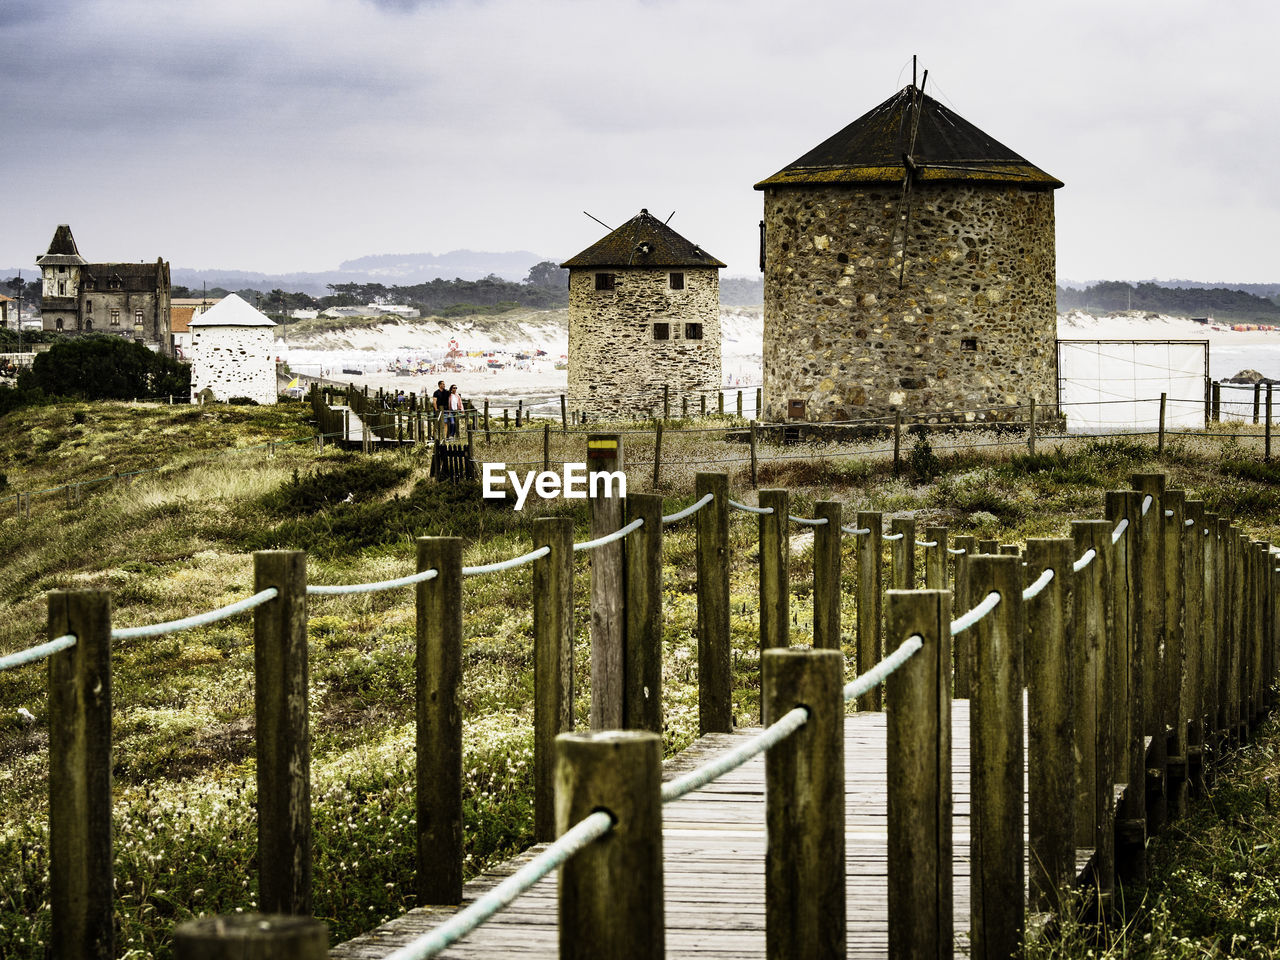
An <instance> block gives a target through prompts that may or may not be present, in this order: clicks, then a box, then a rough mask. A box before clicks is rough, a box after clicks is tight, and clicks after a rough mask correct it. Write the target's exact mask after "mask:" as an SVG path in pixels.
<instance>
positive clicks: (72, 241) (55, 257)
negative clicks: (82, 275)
mask: <svg viewBox="0 0 1280 960" xmlns="http://www.w3.org/2000/svg"><path fill="white" fill-rule="evenodd" d="M82 263H84V258H83V257H81V256H80V251H79V250H77V249H76V238H75V237H73V236H72V235H71V228H70V227H69V226H67V224H65V223H60V224H58V229H57V230H55V231H53V239H52V240H51V241H49V250H48V252H47V253H45V255H44V256H43V257H37V258H36V266H38V267H43V266H45V265H46V264H48V265H51V266H59V265H62V266H70V265H77V266H78V265H80V264H82Z"/></svg>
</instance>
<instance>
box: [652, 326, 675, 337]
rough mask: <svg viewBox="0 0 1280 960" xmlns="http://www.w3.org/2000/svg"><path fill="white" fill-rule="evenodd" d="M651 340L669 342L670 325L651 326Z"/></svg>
mask: <svg viewBox="0 0 1280 960" xmlns="http://www.w3.org/2000/svg"><path fill="white" fill-rule="evenodd" d="M653 339H655V340H670V339H671V324H669V323H655V324H654V325H653Z"/></svg>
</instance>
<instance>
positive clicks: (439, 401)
mask: <svg viewBox="0 0 1280 960" xmlns="http://www.w3.org/2000/svg"><path fill="white" fill-rule="evenodd" d="M431 408H432V409H433V410H434V411H435V414H436V418H437V419H439V418H441V417H443V418H444V419H445V421H446V422H447V421H448V419H449V391H448V390H446V389H445V386H444V381H443V380H441V381H440V385H439V386H438V387H436V392H435V393H433V394H432V395H431ZM437 439H443V438H441V437H437Z"/></svg>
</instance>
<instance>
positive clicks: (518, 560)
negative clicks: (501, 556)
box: [462, 547, 551, 577]
mask: <svg viewBox="0 0 1280 960" xmlns="http://www.w3.org/2000/svg"><path fill="white" fill-rule="evenodd" d="M550 552H551V548H550V547H539V548H538V549H537V550H531V551H529V552H528V553H522V554H521V555H520V556H518V557H512V558H511V559H510V560H499V561H498V562H497V563H486V564H482V565H480V566H478V567H463V568H462V575H463V576H464V577H474V576H476V575H477V574H481V573H500V572H502V571H503V570H514V569H515V568H516V567H522V566H524V565H525V564H526V563H533V561H535V560H540V559H542V558H543V557H545V556H546V555H547V554H549V553H550Z"/></svg>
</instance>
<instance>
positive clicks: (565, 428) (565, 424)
mask: <svg viewBox="0 0 1280 960" xmlns="http://www.w3.org/2000/svg"><path fill="white" fill-rule="evenodd" d="M560 432H561V433H568V432H569V407H568V405H567V404H566V403H565V399H564V394H563V393H562V394H560Z"/></svg>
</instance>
